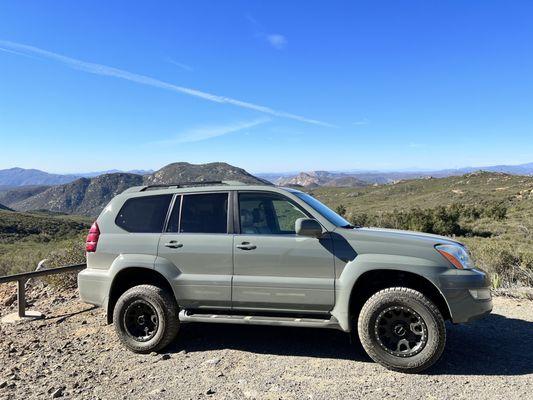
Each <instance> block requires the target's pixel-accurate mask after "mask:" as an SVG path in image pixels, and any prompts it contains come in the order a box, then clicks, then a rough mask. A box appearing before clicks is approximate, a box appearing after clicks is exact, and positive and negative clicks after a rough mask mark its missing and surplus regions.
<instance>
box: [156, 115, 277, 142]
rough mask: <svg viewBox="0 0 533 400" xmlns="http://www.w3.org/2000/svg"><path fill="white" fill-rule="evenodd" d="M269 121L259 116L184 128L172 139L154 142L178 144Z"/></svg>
mask: <svg viewBox="0 0 533 400" xmlns="http://www.w3.org/2000/svg"><path fill="white" fill-rule="evenodd" d="M268 121H270V118H260V119H256V120H252V121H241V122H237V123H233V124H228V125H217V126H201V127H196V128H192V129H189V130H186V131H184V132H181V133H180V134H179V135H177V136H176V137H175V138H174V139H169V140H162V141H158V142H155V143H157V144H165V145H171V144H178V143H190V142H199V141H202V140H207V139H211V138H214V137H217V136H223V135H227V134H229V133H234V132H237V131H242V130H244V129H250V128H253V127H255V126H257V125H261V124H264V123H265V122H268Z"/></svg>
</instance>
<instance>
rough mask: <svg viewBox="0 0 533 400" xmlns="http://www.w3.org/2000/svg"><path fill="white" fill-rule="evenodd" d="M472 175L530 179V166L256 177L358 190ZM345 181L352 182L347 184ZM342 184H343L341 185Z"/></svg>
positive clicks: (287, 182)
mask: <svg viewBox="0 0 533 400" xmlns="http://www.w3.org/2000/svg"><path fill="white" fill-rule="evenodd" d="M476 171H488V172H501V173H505V174H511V175H525V176H532V175H533V163H527V164H521V165H494V166H487V167H477V168H476V167H465V168H458V169H443V170H435V171H431V170H428V171H397V172H396V171H389V172H380V171H338V172H337V171H333V172H332V171H308V172H300V173H298V174H277V175H276V174H272V173H265V174H258V176H260V177H265V178H266V177H268V179H270V180H271V181H272V182H274V183H276V184H277V185H280V186H283V185H295V184H297V185H301V186H304V187H316V186H353V185H355V186H358V185H359V184H360V183H362V184H363V185H364V184H386V183H393V182H397V181H400V180H405V179H416V178H425V177H430V176H431V177H434V178H445V177H448V176H461V175H465V174H468V173H472V172H476ZM346 178H353V179H355V180H356V181H353V182H350V181H347V180H346ZM343 180H344V181H343Z"/></svg>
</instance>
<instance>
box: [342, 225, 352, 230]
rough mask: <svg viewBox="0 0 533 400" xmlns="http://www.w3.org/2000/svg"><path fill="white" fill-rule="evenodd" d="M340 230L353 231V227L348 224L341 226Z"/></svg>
mask: <svg viewBox="0 0 533 400" xmlns="http://www.w3.org/2000/svg"><path fill="white" fill-rule="evenodd" d="M341 228H344V229H354V228H355V226H353V225H352V224H348V225H343V226H341Z"/></svg>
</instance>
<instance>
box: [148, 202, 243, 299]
mask: <svg viewBox="0 0 533 400" xmlns="http://www.w3.org/2000/svg"><path fill="white" fill-rule="evenodd" d="M228 210H229V194H228V193H227V192H218V193H202V194H184V195H182V196H179V195H178V196H177V197H176V199H175V201H174V207H173V209H172V212H171V215H170V218H169V221H168V224H167V228H166V232H164V233H163V234H162V235H161V237H160V240H159V248H158V256H159V257H163V258H165V259H166V260H167V261H169V262H170V263H171V265H172V268H176V270H177V274H176V279H174V280H173V282H172V285H173V286H174V290H175V293H176V296H177V300H178V304H179V305H180V307H183V308H222V309H229V308H231V275H232V272H233V235H232V234H231V233H228V220H229V213H228Z"/></svg>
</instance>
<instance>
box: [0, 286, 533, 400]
mask: <svg viewBox="0 0 533 400" xmlns="http://www.w3.org/2000/svg"><path fill="white" fill-rule="evenodd" d="M48 290H49V289H41V291H40V292H39V291H34V293H33V294H32V293H30V296H29V298H30V300H31V298H32V296H33V297H34V298H35V297H36V296H37V300H35V308H36V309H38V310H40V311H43V312H45V313H46V315H47V316H48V317H47V318H46V319H45V320H40V321H34V322H26V323H19V324H16V325H0V351H1V353H0V398H1V399H34V398H45V399H47V398H52V397H53V396H57V397H58V398H75V399H94V398H101V399H121V398H124V399H129V398H148V399H158V400H160V399H182V398H183V399H240V398H248V399H337V398H338V399H348V398H349V399H357V398H363V397H364V398H365V399H383V398H398V399H404V398H409V399H461V398H464V399H501V398H506V399H521V400H525V399H527V398H532V396H533V394H532V393H533V301H528V300H513V299H508V298H502V297H498V298H495V309H494V311H493V314H491V315H490V316H489V317H487V318H485V319H484V320H481V321H478V322H475V323H473V324H471V325H464V326H452V325H449V326H448V329H447V333H448V342H447V345H446V350H445V352H444V356H443V358H442V359H441V361H440V362H439V363H438V364H437V365H436V366H435V367H433V368H432V369H431V370H429V371H427V373H424V374H421V375H405V374H401V373H395V372H390V371H387V370H385V369H383V368H382V367H380V366H379V365H377V364H374V363H373V362H371V361H370V360H369V359H368V358H367V357H366V355H365V354H364V353H363V351H362V350H361V348H360V347H359V346H358V345H355V344H351V343H350V338H349V336H348V335H346V334H343V333H341V332H337V331H330V330H312V329H302V328H283V327H252V326H238V325H218V324H217V325H197V324H189V325H182V328H181V332H180V335H179V339H178V340H177V341H176V342H175V343H174V344H173V345H172V346H171V347H170V348H169V349H168V353H165V354H157V355H155V354H154V355H135V354H132V353H129V352H127V351H125V350H124V349H123V348H122V347H121V346H120V345H119V344H118V343H117V340H116V338H115V334H114V331H113V327H112V326H107V325H106V324H105V316H104V313H103V311H101V310H99V309H91V307H90V306H88V305H85V304H83V303H80V302H79V301H78V300H77V297H76V293H75V292H74V291H71V292H63V293H62V294H61V295H60V296H58V295H57V293H52V292H49V291H48ZM13 310H14V307H13V306H11V307H2V308H0V314H2V315H4V314H6V313H8V312H11V311H13Z"/></svg>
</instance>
